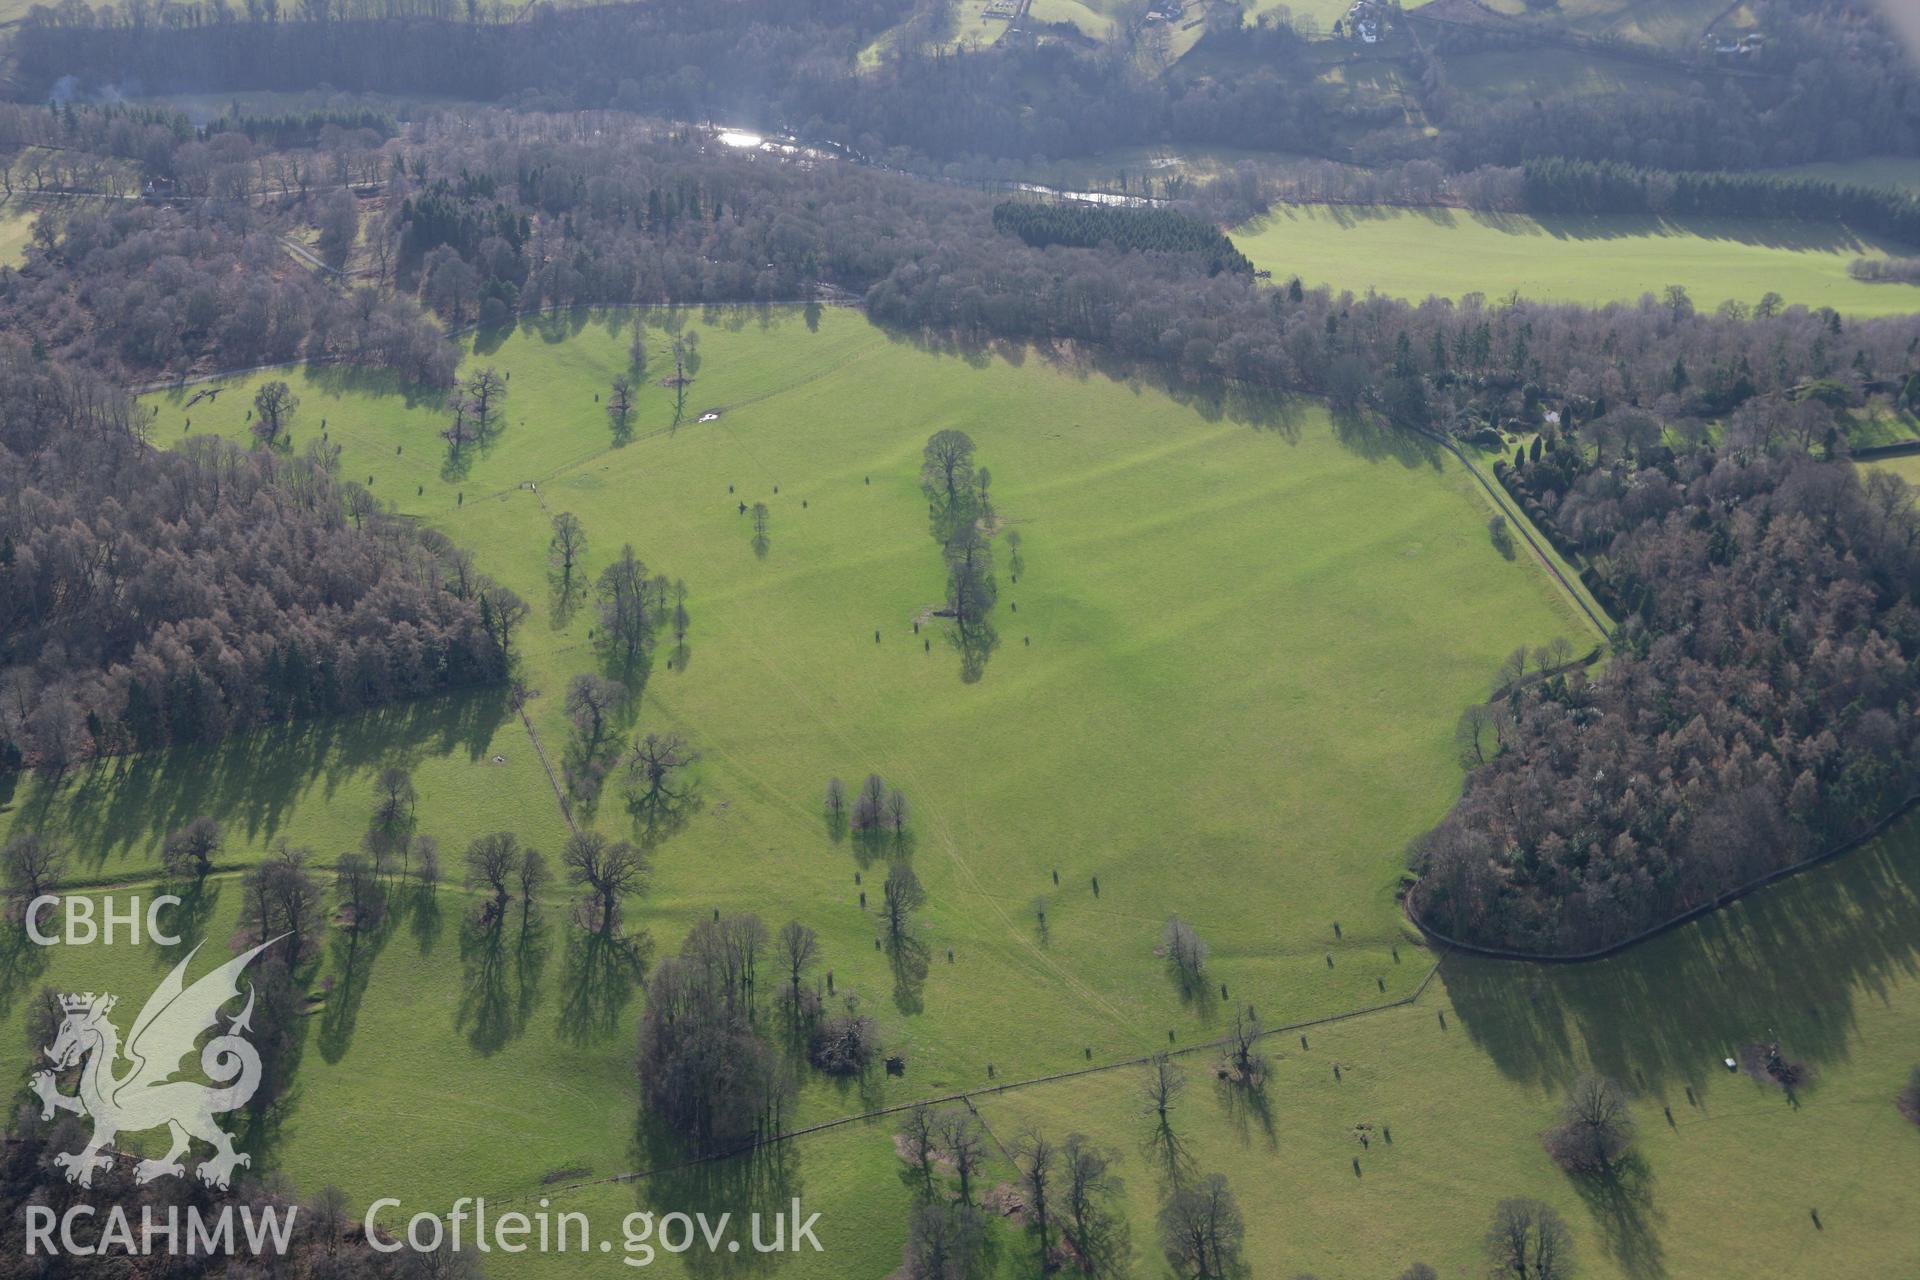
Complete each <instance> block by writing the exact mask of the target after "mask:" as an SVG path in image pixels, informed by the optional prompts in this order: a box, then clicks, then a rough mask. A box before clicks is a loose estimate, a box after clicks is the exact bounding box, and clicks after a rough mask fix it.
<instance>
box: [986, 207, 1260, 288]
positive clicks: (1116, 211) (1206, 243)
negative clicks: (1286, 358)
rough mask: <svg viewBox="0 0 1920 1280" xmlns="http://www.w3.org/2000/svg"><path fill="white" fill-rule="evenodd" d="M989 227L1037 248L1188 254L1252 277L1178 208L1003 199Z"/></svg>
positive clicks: (1210, 269)
mask: <svg viewBox="0 0 1920 1280" xmlns="http://www.w3.org/2000/svg"><path fill="white" fill-rule="evenodd" d="M993 225H994V229H995V230H997V231H1003V232H1006V233H1007V234H1009V235H1016V236H1019V237H1020V238H1021V239H1022V240H1024V241H1026V242H1027V243H1028V244H1030V245H1032V246H1033V247H1034V248H1036V249H1043V248H1045V247H1046V246H1047V245H1050V244H1065V245H1073V246H1075V247H1076V248H1081V249H1097V248H1101V247H1103V246H1111V247H1113V248H1115V249H1119V250H1121V251H1122V252H1138V253H1192V254H1198V255H1200V257H1201V258H1202V259H1203V260H1204V261H1205V262H1206V265H1207V274H1209V275H1217V274H1218V273H1220V272H1222V271H1234V272H1239V273H1241V274H1243V275H1251V274H1252V273H1253V263H1252V262H1250V261H1248V259H1247V256H1246V255H1245V254H1243V253H1241V252H1240V251H1239V250H1238V249H1236V248H1234V247H1233V241H1231V240H1229V239H1227V237H1226V235H1225V234H1224V233H1222V232H1221V230H1220V228H1218V227H1216V226H1214V225H1213V224H1212V223H1210V222H1206V221H1203V220H1202V219H1199V218H1196V217H1194V216H1192V215H1191V214H1187V213H1182V212H1180V211H1179V210H1177V209H1134V208H1126V207H1118V206H1111V205H1089V204H1061V203H1053V202H1047V201H1039V200H1006V201H1002V202H1001V203H999V204H997V205H995V206H994V207H993Z"/></svg>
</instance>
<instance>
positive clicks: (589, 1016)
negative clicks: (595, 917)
mask: <svg viewBox="0 0 1920 1280" xmlns="http://www.w3.org/2000/svg"><path fill="white" fill-rule="evenodd" d="M651 950H652V946H651V943H650V941H649V940H648V939H647V937H646V935H644V934H642V935H641V936H640V937H638V938H625V937H608V936H607V935H605V934H601V933H592V932H588V931H587V930H584V929H575V930H572V931H571V936H570V937H569V938H568V939H567V951H566V958H565V960H564V962H563V964H562V968H561V973H560V1012H559V1017H558V1020H557V1023H556V1030H557V1031H558V1032H559V1034H560V1038H561V1039H562V1040H565V1041H566V1042H567V1043H568V1044H572V1045H586V1044H594V1043H600V1042H604V1041H606V1040H609V1039H612V1038H615V1037H617V1036H618V1035H619V1034H620V1033H621V1032H622V1030H623V1029H625V1025H626V1011H627V1007H628V1006H629V1005H631V1004H632V1003H633V994H634V992H635V991H636V990H637V989H638V988H639V987H640V986H641V985H642V983H643V982H644V981H645V978H646V971H647V959H648V956H649V954H650V952H651Z"/></svg>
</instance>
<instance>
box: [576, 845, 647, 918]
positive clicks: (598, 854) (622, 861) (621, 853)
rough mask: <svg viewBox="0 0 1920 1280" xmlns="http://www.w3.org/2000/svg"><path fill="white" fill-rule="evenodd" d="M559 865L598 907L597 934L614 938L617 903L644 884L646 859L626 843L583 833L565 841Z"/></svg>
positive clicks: (618, 909) (617, 914) (644, 855)
mask: <svg viewBox="0 0 1920 1280" xmlns="http://www.w3.org/2000/svg"><path fill="white" fill-rule="evenodd" d="M561 862H562V863H563V864H564V865H565V867H566V869H567V878H568V879H570V880H572V881H573V882H574V883H575V884H578V885H582V886H584V887H585V888H586V889H587V891H588V893H589V894H590V895H591V896H592V899H593V901H594V902H595V903H596V904H597V905H598V906H599V917H600V924H599V927H598V929H597V932H598V933H599V934H600V935H601V936H602V937H611V936H613V928H614V925H615V924H616V923H617V922H618V921H619V914H620V900H621V899H622V898H624V897H625V896H626V895H628V894H629V893H634V892H637V891H638V890H639V889H641V888H642V887H644V886H645V884H646V880H647V871H648V864H647V855H646V854H644V853H642V852H641V851H640V850H639V849H637V848H635V847H634V846H633V845H631V844H629V843H627V842H626V841H625V840H612V841H610V840H608V839H607V838H606V837H605V836H603V835H601V834H600V833H599V832H597V831H582V832H579V833H577V834H575V835H574V836H572V837H571V838H569V839H568V841H567V846H566V852H565V853H564V854H563V855H562V856H561Z"/></svg>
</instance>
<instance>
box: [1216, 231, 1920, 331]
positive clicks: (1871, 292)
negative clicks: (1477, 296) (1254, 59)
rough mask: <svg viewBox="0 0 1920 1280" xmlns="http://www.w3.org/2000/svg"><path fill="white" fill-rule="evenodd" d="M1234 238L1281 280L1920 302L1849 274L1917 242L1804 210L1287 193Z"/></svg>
mask: <svg viewBox="0 0 1920 1280" xmlns="http://www.w3.org/2000/svg"><path fill="white" fill-rule="evenodd" d="M1233 239H1234V243H1235V244H1237V245H1239V247H1240V249H1241V251H1242V252H1243V253H1245V254H1246V255H1247V256H1248V257H1249V258H1252V259H1253V261H1254V263H1255V265H1256V266H1259V267H1261V268H1263V269H1265V270H1269V271H1271V272H1273V275H1274V278H1275V279H1276V280H1286V279H1289V278H1290V277H1293V276H1296V275H1297V276H1299V277H1300V279H1301V280H1302V281H1303V282H1305V283H1306V284H1308V285H1309V286H1311V285H1318V284H1327V285H1331V286H1332V287H1333V288H1335V289H1351V290H1352V291H1354V292H1355V293H1364V292H1366V291H1367V290H1368V289H1373V290H1376V291H1378V292H1380V293H1384V294H1388V295H1390V296H1394V297H1402V298H1411V299H1416V300H1417V299H1421V298H1425V297H1427V296H1429V295H1437V296H1439V297H1444V298H1455V299H1457V298H1459V297H1460V296H1462V295H1463V294H1466V293H1469V292H1479V293H1483V294H1485V295H1486V296H1487V297H1489V298H1493V299H1499V298H1504V297H1506V296H1507V295H1509V294H1511V293H1515V292H1517V293H1519V294H1520V295H1521V296H1522V297H1526V298H1537V299H1540V300H1543V301H1548V302H1576V303H1585V304H1598V303H1606V302H1633V301H1636V300H1638V299H1639V297H1640V296H1641V295H1642V294H1645V293H1652V294H1655V295H1658V294H1660V293H1661V292H1662V291H1663V290H1664V289H1665V288H1666V287H1667V286H1668V285H1673V284H1678V285H1683V286H1685V287H1686V289H1687V291H1688V293H1689V294H1690V295H1691V296H1692V298H1693V301H1694V305H1696V306H1698V307H1700V308H1702V309H1710V308H1713V307H1716V306H1718V305H1719V304H1720V303H1721V302H1723V301H1726V300H1728V299H1734V300H1737V301H1741V302H1745V303H1749V304H1751V303H1753V302H1755V301H1758V300H1759V298H1760V297H1761V295H1762V294H1764V293H1766V292H1767V291H1769V290H1772V291H1774V292H1777V293H1779V294H1780V295H1781V296H1782V297H1784V298H1785V299H1786V300H1787V302H1788V303H1789V304H1801V305H1804V306H1808V307H1823V306H1825V307H1832V308H1833V309H1834V310H1836V311H1839V312H1841V313H1842V314H1845V315H1856V316H1874V315H1895V314H1904V313H1907V312H1910V311H1913V310H1916V309H1920V289H1916V288H1914V287H1913V286H1910V285H1894V284H1863V283H1861V282H1859V281H1857V280H1854V279H1852V278H1851V277H1849V276H1848V275H1847V264H1848V263H1850V262H1852V261H1853V260H1854V259H1855V258H1858V257H1871V256H1878V255H1883V254H1894V255H1904V254H1907V253H1911V252H1912V250H1909V249H1903V248H1900V247H1898V246H1893V245H1889V244H1886V243H1882V242H1878V241H1875V240H1872V239H1869V238H1866V237H1861V236H1856V235H1854V234H1853V233H1851V232H1848V231H1846V230H1844V229H1841V228H1826V229H1823V228H1821V227H1817V226H1808V225H1804V224H1797V223H1772V222H1765V221H1750V220H1741V219H1730V218H1701V219H1689V220H1686V221H1683V222H1663V221H1660V220H1658V219H1654V218H1646V217H1635V216H1629V215H1589V216H1584V217H1541V218H1531V217H1526V216H1523V215H1518V214H1485V213H1475V212H1472V211H1469V210H1464V209H1445V208H1420V209H1402V208H1385V207H1364V206H1345V205H1341V206H1328V205H1290V206H1280V207H1276V208H1275V209H1274V210H1273V211H1272V212H1271V213H1270V214H1268V215H1267V216H1266V217H1264V218H1261V219H1259V220H1257V221H1255V222H1252V223H1249V224H1247V225H1245V226H1242V227H1241V228H1239V229H1238V230H1237V231H1235V232H1234V233H1233Z"/></svg>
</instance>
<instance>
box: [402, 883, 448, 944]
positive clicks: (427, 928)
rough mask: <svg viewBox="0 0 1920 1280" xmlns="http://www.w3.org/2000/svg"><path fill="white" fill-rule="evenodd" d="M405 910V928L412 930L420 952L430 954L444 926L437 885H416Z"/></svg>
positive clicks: (444, 920)
mask: <svg viewBox="0 0 1920 1280" xmlns="http://www.w3.org/2000/svg"><path fill="white" fill-rule="evenodd" d="M405 910H406V913H407V928H408V929H409V930H410V931H411V932H412V934H413V940H414V943H415V945H417V946H418V947H419V948H420V954H421V955H423V956H430V955H432V954H433V948H434V946H435V945H436V944H437V943H438V942H439V941H440V934H441V932H442V931H443V930H444V929H445V928H446V916H445V915H444V914H443V913H442V912H441V910H440V889H439V886H438V885H420V886H417V887H416V888H415V889H414V890H413V892H412V894H411V895H410V896H409V898H408V900H407V904H406V908H405Z"/></svg>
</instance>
